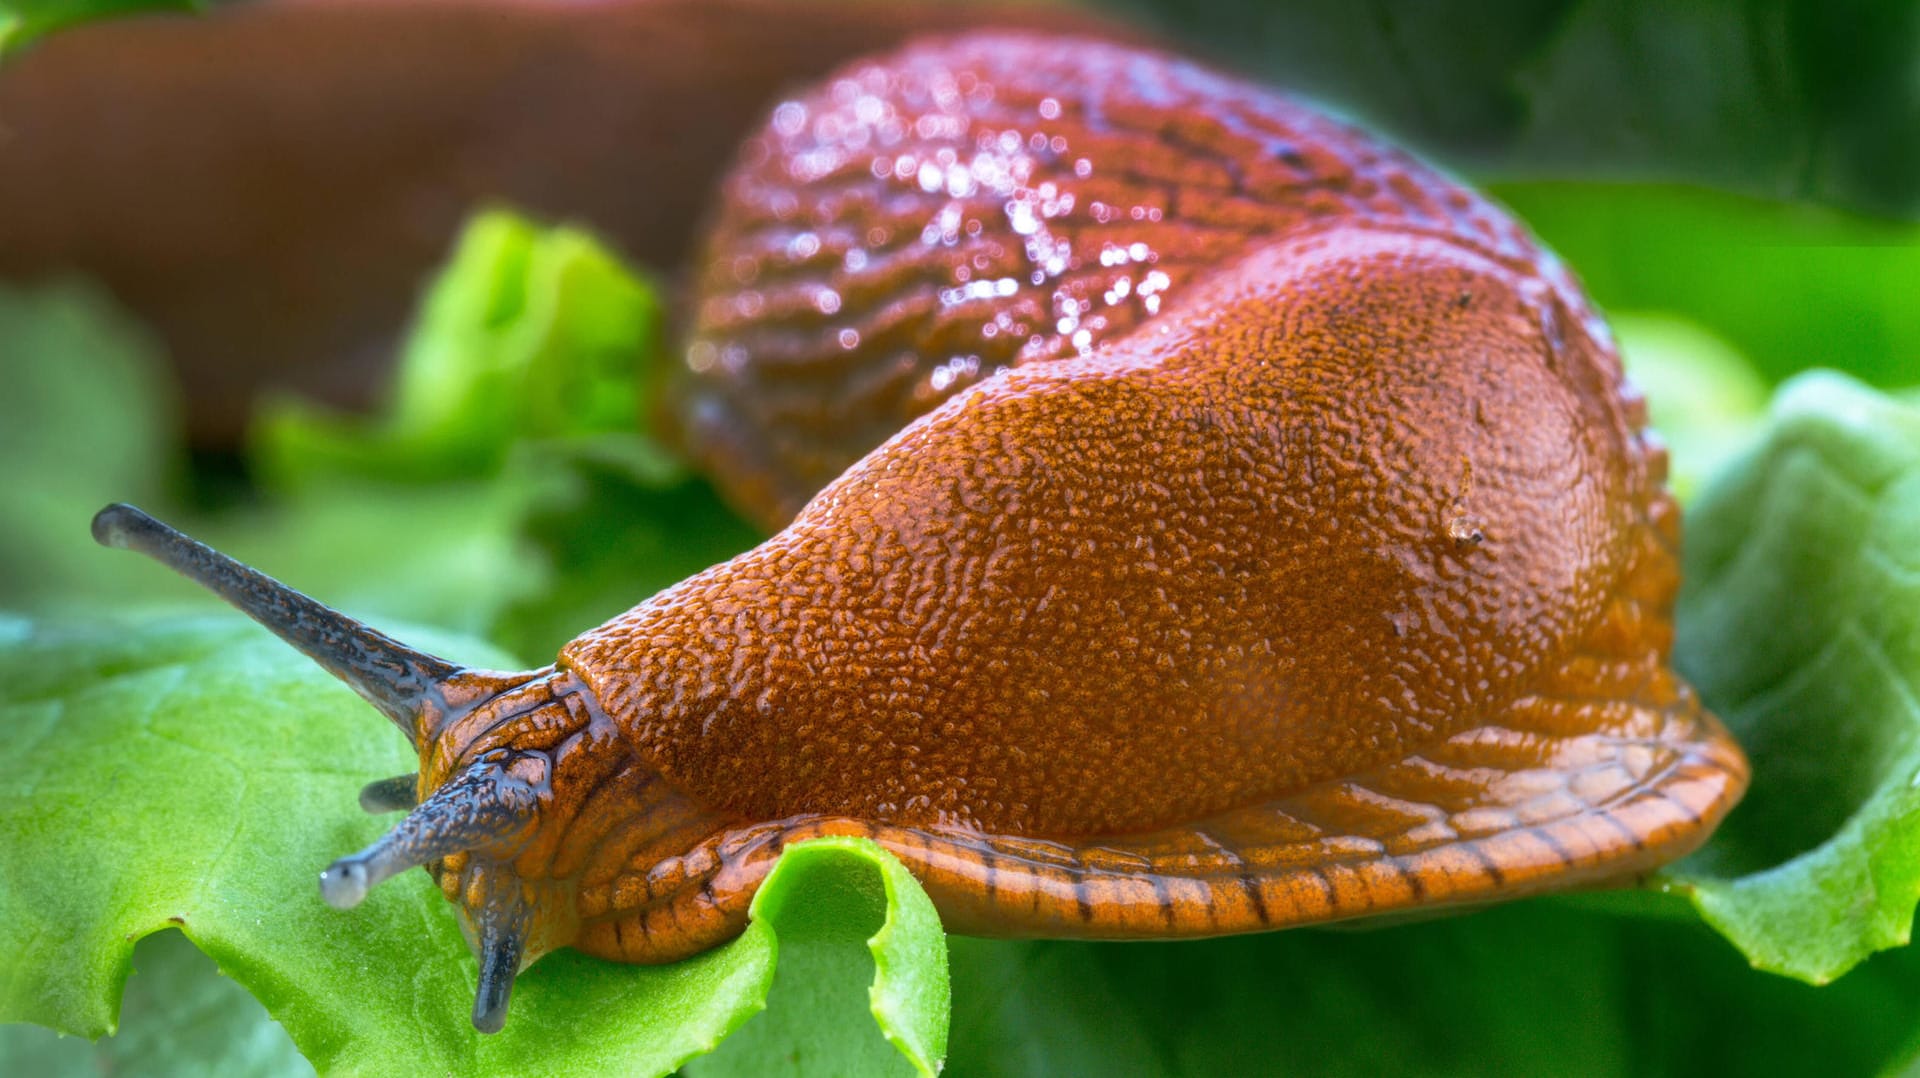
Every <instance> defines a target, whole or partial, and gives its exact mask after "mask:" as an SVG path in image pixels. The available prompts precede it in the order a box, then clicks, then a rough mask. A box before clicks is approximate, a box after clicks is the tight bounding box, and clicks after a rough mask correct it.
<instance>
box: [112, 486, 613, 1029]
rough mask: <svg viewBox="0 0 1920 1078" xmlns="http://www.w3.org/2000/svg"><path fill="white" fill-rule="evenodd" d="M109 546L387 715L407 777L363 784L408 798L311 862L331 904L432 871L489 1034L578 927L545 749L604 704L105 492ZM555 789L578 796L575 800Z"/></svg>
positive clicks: (567, 682)
mask: <svg viewBox="0 0 1920 1078" xmlns="http://www.w3.org/2000/svg"><path fill="white" fill-rule="evenodd" d="M93 536H94V539H95V540H97V541H98V542H99V543H101V544H102V545H103V546H110V547H122V548H127V549H132V550H138V551H140V552H141V553H143V554H146V555H148V556H150V557H152V558H154V559H156V560H158V561H160V562H162V563H164V564H166V565H168V566H169V567H171V568H173V569H174V570H176V571H178V572H179V573H181V574H182V575H184V576H186V577H187V578H189V579H191V580H193V581H195V582H196V583H199V584H201V585H203V586H205V587H206V588H207V589H209V590H210V591H213V592H214V593H215V594H217V595H219V596H220V597H221V598H223V599H225V600H226V601H227V602H229V603H231V604H232V605H234V606H235V607H237V608H239V609H240V610H241V611H242V612H243V613H245V614H247V615H248V616H249V617H251V618H253V619H254V620H255V621H258V622H259V623H260V624H261V625H263V626H265V627H266V628H267V629H269V630H270V631H272V632H273V633H274V634H275V635H277V636H279V637H280V638H281V639H282V640H285V641H286V642H287V643H289V644H292V645H293V646H294V647H295V648H298V649H299V650H300V651H301V652H302V653H304V654H305V655H307V657H309V658H311V659H313V660H314V661H315V662H317V663H319V664H320V665H321V666H322V667H323V668H325V669H326V670H327V671H328V672H329V673H331V674H333V675H334V676H335V677H338V678H339V679H340V680H342V681H344V682H346V683H347V684H348V685H349V686H351V687H352V688H353V689H354V691H356V692H358V693H359V694H360V695H361V696H363V697H365V698H366V699H367V700H368V702H370V703H372V704H373V705H374V707H376V708H378V709H379V710H380V711H381V713H383V714H385V715H386V716H387V718H388V719H390V720H391V721H392V722H393V723H394V725H395V726H397V727H399V729H400V731H401V732H402V733H404V734H405V735H406V736H407V739H408V741H409V742H411V743H412V744H413V746H414V748H415V749H416V750H417V751H418V752H419V753H420V759H421V770H420V773H419V774H417V775H402V776H397V777H395V778H390V779H383V780H381V781H378V782H374V783H372V784H370V785H368V786H367V787H366V788H365V789H364V790H362V791H361V794H360V804H361V807H363V808H365V809H366V810H367V811H369V812H389V811H398V810H401V809H405V810H407V815H406V816H405V818H403V819H402V820H401V821H400V823H399V824H398V825H397V826H395V827H394V828H393V830H391V831H389V832H387V834H386V835H384V836H383V837H381V838H380V839H379V840H378V841H376V842H374V843H373V844H372V845H370V846H368V847H367V848H366V849H364V850H361V851H360V852H358V853H356V854H353V855H351V856H348V857H343V858H341V859H339V860H337V861H335V862H334V863H333V864H331V865H329V866H327V868H326V870H325V871H324V872H322V873H321V874H320V892H321V895H322V896H323V897H324V898H325V899H326V901H327V903H328V904H329V905H332V906H334V907H336V908H339V909H349V908H351V907H353V906H356V905H358V904H359V903H360V902H361V900H363V899H364V898H365V897H366V894H367V891H368V890H369V889H371V888H372V887H375V886H377V885H378V884H379V883H381V882H382V881H383V880H386V879H389V878H391V877H393V876H395V875H397V874H398V873H400V872H402V871H404V870H405V869H409V868H413V867H415V866H424V867H426V868H428V869H429V870H430V871H431V872H433V874H434V875H435V877H436V878H437V879H438V880H439V882H440V886H441V889H442V891H444V892H445V893H446V894H447V896H448V898H450V899H452V900H453V901H454V903H455V905H456V907H457V908H458V909H459V911H460V920H461V925H462V928H463V930H464V931H465V932H466V935H467V940H468V943H469V944H470V945H471V946H472V947H473V949H474V954H475V956H476V957H477V958H478V960H479V964H480V978H479V987H478V991H477V994H476V997H475V1000H474V1007H473V1024H474V1026H475V1028H477V1029H479V1030H481V1031H482V1032H486V1033H492V1032H496V1031H498V1030H499V1029H500V1028H501V1026H502V1024H503V1023H504V1022H505V1021H506V1012H507V1004H508V1000H509V997H510V995H511V992H512V988H513V979H514V976H515V975H516V974H517V973H519V971H520V970H521V969H522V968H524V967H525V966H526V965H528V964H529V963H531V962H532V961H533V960H534V959H536V958H538V957H539V956H540V955H542V954H545V953H546V952H547V951H550V950H553V949H554V948H556V947H561V946H565V945H566V944H567V943H568V942H569V941H570V940H571V939H572V938H573V935H574V934H575V932H576V931H577V929H578V925H577V922H576V920H575V918H574V914H573V910H574V902H573V895H572V883H571V881H570V880H566V879H555V878H552V877H551V876H550V875H549V874H548V873H547V872H546V871H545V868H546V867H547V866H549V865H551V864H552V863H553V858H554V855H555V849H556V845H557V843H556V841H553V840H554V839H556V838H557V836H556V835H555V833H554V832H555V829H554V828H551V827H549V828H545V829H543V828H542V827H541V821H542V819H543V818H544V817H547V816H549V815H551V813H552V811H553V807H554V805H555V801H556V798H555V790H554V784H553V776H554V766H553V760H554V753H555V751H556V749H557V747H558V746H559V745H560V744H561V742H562V741H563V740H564V739H565V738H566V737H567V736H568V735H569V734H574V733H578V732H579V731H580V729H581V728H582V727H583V726H585V725H586V724H587V723H588V722H589V721H591V719H592V718H594V717H598V706H597V705H595V704H593V703H592V701H591V693H590V692H588V691H587V690H586V689H585V687H584V686H582V685H580V683H578V682H577V681H575V680H574V679H573V678H572V677H571V676H570V675H567V674H565V673H562V672H557V671H554V670H552V669H548V670H544V671H538V672H535V673H532V674H497V673H489V672H483V671H475V670H467V669H464V668H461V667H459V666H456V665H455V664H453V663H449V662H447V661H446V660H444V659H439V658H436V657H434V656H431V655H427V654H424V653H422V652H419V651H415V650H413V649H412V648H409V647H407V646H405V645H404V644H401V643H399V642H398V641H396V640H393V639H392V638H390V637H387V636H385V635H383V634H381V633H379V632H376V631H374V630H373V629H371V628H368V627H367V626H365V625H362V624H360V623H359V622H356V621H354V620H352V619H351V618H348V617H346V616H345V615H342V614H340V613H339V612H337V611H335V610H332V609H330V608H329V607H327V606H324V605H322V604H321V603H319V602H316V601H315V600H313V599H311V598H308V597H307V596H305V595H302V594H301V593H299V592H297V591H294V590H292V589H291V588H288V587H286V586H285V585H283V584H280V583H279V582H278V581H275V580H273V579H272V578H270V577H268V576H266V575H264V574H262V573H259V572H257V571H255V570H253V569H251V568H248V567H247V566H245V565H242V564H240V563H239V562H237V561H235V560H233V559H232V558H229V557H227V556H226V555H224V554H221V553H219V552H217V551H215V550H213V549H212V548H210V547H207V546H205V545H204V544H201V543H199V542H196V541H194V540H193V539H190V538H188V537H187V536H185V535H183V534H181V533H180V532H178V531H176V530H174V529H173V528H170V527H168V526H167V525H165V524H162V523H161V522H159V521H157V520H155V519H154V518H152V517H150V516H148V515H147V514H145V513H143V512H141V511H140V510H138V509H135V508H133V507H132V506H127V505H110V506H108V507H106V508H105V509H102V510H101V511H100V512H99V514H98V515H96V516H95V517H94V519H93ZM561 793H562V798H561V800H562V802H564V803H566V804H569V805H574V806H577V805H578V804H579V800H580V799H579V797H578V796H577V794H576V795H575V796H567V794H568V791H566V790H562V791H561Z"/></svg>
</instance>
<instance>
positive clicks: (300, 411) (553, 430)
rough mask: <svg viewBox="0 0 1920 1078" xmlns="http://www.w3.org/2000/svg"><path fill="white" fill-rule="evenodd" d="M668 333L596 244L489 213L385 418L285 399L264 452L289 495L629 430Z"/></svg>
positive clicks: (430, 299) (472, 233)
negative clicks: (338, 478)
mask: <svg viewBox="0 0 1920 1078" xmlns="http://www.w3.org/2000/svg"><path fill="white" fill-rule="evenodd" d="M660 331H661V312H660V305H659V302H658V300H657V299H656V298H655V295H654V290H653V289H652V288H651V287H650V286H649V285H648V284H647V283H646V282H644V281H643V280H641V279H640V278H639V277H637V276H636V275H635V274H634V272H633V271H632V270H630V269H628V268H627V267H626V266H624V265H623V264H621V262H620V260H619V259H618V258H617V257H615V256H614V255H613V254H612V253H611V252H609V251H608V250H607V249H606V248H605V247H603V246H602V245H601V244H600V243H599V241H598V240H595V239H594V238H593V237H592V236H590V235H588V234H587V233H585V232H581V231H579V230H577V229H572V228H545V227H542V226H539V225H536V224H534V223H533V222H530V221H528V220H526V219H524V218H521V217H519V216H516V215H514V214H512V213H509V212H506V211H493V212H489V213H483V214H481V215H479V216H478V217H476V218H474V219H473V220H472V221H471V222H470V223H469V224H468V225H467V227H466V230H465V231H464V232H463V233H462V234H461V236H460V239H459V241H458V243H457V244H456V245H455V248H454V251H453V254H452V257H451V258H450V260H449V261H448V263H447V265H446V266H445V267H443V268H442V269H441V270H440V271H439V273H438V275H437V276H436V277H435V279H434V282H433V284H432V287H431V288H430V289H429V290H428V292H427V296H426V299H425V302H424V303H423V305H422V307H421V311H420V314H419V316H418V318H417V319H416V321H415V324H414V327H413V329H412V331H411V333H410V334H409V335H408V340H407V343H406V346H405V348H404V350H403V351H402V353H401V356H400V364H399V373H398V380H397V382H396V384H395V387H394V391H393V397H392V401H391V403H390V404H389V406H388V409H387V411H386V413H385V414H384V415H383V416H380V417H378V418H376V419H372V420H367V419H362V418H359V417H350V416H339V415H334V414H331V413H327V412H322V411H319V410H317V409H315V408H314V407H312V406H310V405H306V404H302V403H299V402H297V401H291V400H283V401H280V402H277V403H276V404H274V405H272V406H270V407H268V408H267V409H266V410H265V412H264V413H263V415H262V418H261V419H260V421H259V424H258V429H257V431H256V437H255V445H254V457H255V460H256V462H257V463H258V465H259V468H260V471H261V473H262V475H263V477H264V478H265V480H266V481H267V482H268V483H269V485H271V486H274V487H276V488H279V489H282V490H292V489H297V488H298V487H299V486H301V485H302V484H303V483H305V482H307V481H309V480H311V479H312V478H313V477H314V476H316V475H328V474H336V475H337V474H342V473H344V474H349V475H360V476H374V477H379V478H384V479H400V480H408V481H431V480H436V479H445V478H449V477H460V476H470V475H476V474H485V473H488V472H491V471H492V470H494V469H495V468H497V467H498V466H499V465H500V463H501V462H502V461H504V460H505V459H506V456H507V454H508V452H509V451H510V450H511V448H512V446H513V445H514V443H515V442H518V441H521V440H528V439H541V438H563V437H572V436H577V435H593V434H602V433H606V432H612V431H621V432H632V431H633V430H634V429H635V428H636V425H637V423H638V421H639V417H640V414H641V407H642V399H641V394H642V390H643V388H644V384H643V383H644V377H645V373H646V368H647V365H648V363H649V362H650V361H651V360H652V359H653V357H654V355H655V353H656V352H657V351H658V349H659V342H658V336H659V333H660Z"/></svg>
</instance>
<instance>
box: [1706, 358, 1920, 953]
mask: <svg viewBox="0 0 1920 1078" xmlns="http://www.w3.org/2000/svg"><path fill="white" fill-rule="evenodd" d="M1690 534H1691V538H1690V541H1689V542H1690V545H1689V548H1688V555H1687V586H1686V589H1685V591H1684V592H1683V593H1682V598H1681V606H1680V617H1679V636H1678V639H1677V640H1676V642H1675V656H1676V664H1677V665H1678V667H1679V668H1680V670H1681V671H1682V672H1683V673H1684V674H1686V675H1687V677H1688V678H1689V679H1691V680H1692V682H1693V683H1694V685H1695V686H1697V687H1698V688H1699V690H1700V692H1701V693H1702V694H1703V695H1704V696H1705V697H1706V699H1708V700H1710V701H1712V702H1713V703H1714V705H1715V707H1717V708H1718V709H1719V711H1720V713H1721V714H1722V715H1723V716H1725V718H1726V720H1727V723H1728V725H1729V726H1730V727H1731V728H1732V729H1733V731H1734V732H1735V734H1736V735H1738V736H1739V738H1740V740H1741V743H1742V744H1743V745H1745V746H1746V748H1747V751H1748V753H1749V755H1750V756H1751V757H1752V759H1753V765H1754V780H1753V787H1752V791H1751V793H1750V794H1749V795H1748V798H1747V803H1746V805H1745V806H1744V807H1743V808H1742V809H1741V810H1740V811H1739V812H1737V813H1736V814H1735V815H1734V816H1733V818H1732V819H1731V820H1729V821H1728V823H1727V826H1726V827H1724V828H1723V829H1722V830H1721V832H1720V834H1719V835H1718V836H1717V837H1716V839H1715V841H1714V843H1713V844H1712V845H1711V846H1710V847H1708V848H1707V850H1706V851H1705V852H1704V853H1703V854H1702V855H1701V856H1699V857H1697V858H1695V859H1694V860H1693V861H1690V862H1688V863H1686V864H1685V865H1683V866H1682V867H1681V868H1680V869H1679V870H1678V871H1676V872H1674V873H1673V874H1672V879H1673V880H1674V885H1675V886H1676V887H1678V888H1681V889H1682V890H1684V891H1685V892H1686V893H1689V894H1690V895H1691V896H1692V897H1693V900H1694V902H1695V904H1696V905H1698V906H1699V908H1700V912H1701V913H1702V914H1703V915H1704V916H1705V917H1706V919H1707V922H1708V923H1709V924H1711V925H1713V926H1714V927H1715V928H1717V929H1719V930H1720V931H1721V932H1722V933H1724V934H1725V935H1726V936H1727V937H1728V938H1730V939H1732V940H1733V941H1734V943H1735V944H1736V945H1737V946H1739V947H1740V948H1741V949H1742V950H1743V951H1745V952H1746V953H1747V955H1748V956H1749V957H1750V958H1751V959H1752V960H1753V962H1754V964H1755V965H1756V966H1759V967H1760V968H1762V969H1771V970H1776V971H1779V972H1781V973H1787V974H1790V975H1792V976H1795V977H1800V978H1803V979H1806V980H1808V981H1812V982H1814V983H1816V984H1818V983H1824V982H1826V981H1829V980H1832V979H1833V978H1834V977H1837V976H1839V975H1840V974H1842V973H1845V972H1846V971H1847V970H1848V969H1850V968H1852V967H1853V966H1854V964H1855V963H1857V962H1859V961H1860V960H1861V959H1863V958H1865V957H1866V956H1867V955H1869V954H1871V953H1873V952H1874V951H1877V950H1882V949H1884V948H1888V947H1898V946H1902V945H1904V944H1906V943H1907V941H1908V939H1909V937H1910V935H1911V932H1912V928H1913V910H1914V902H1915V901H1916V900H1917V899H1920V409H1917V408H1915V407H1913V406H1911V405H1907V404H1902V403H1899V402H1896V401H1894V400H1892V399H1890V398H1888V397H1886V396H1883V395H1881V394H1878V393H1874V392H1872V391H1871V390H1868V389H1866V388H1865V387H1863V386H1861V385H1860V384H1859V383H1857V382H1853V381H1851V380H1848V379H1844V378H1840V377H1838V376H1834V375H1825V374H1813V375H1806V376H1803V377H1801V378H1798V379H1795V380H1794V381H1793V382H1790V383H1788V384H1787V385H1786V386H1785V387H1783V388H1782V390H1781V391H1780V396H1779V399H1778V401H1777V402H1776V403H1775V405H1774V410H1773V416H1772V419H1771V421H1770V422H1769V424H1768V427H1767V431H1766V436H1765V439H1764V441H1763V442H1762V443H1761V444H1760V446H1759V447H1758V449H1757V450H1756V451H1755V452H1753V453H1751V454H1750V455H1748V456H1746V457H1745V458H1743V459H1741V460H1740V461H1739V462H1738V463H1736V464H1735V465H1734V466H1733V467H1731V468H1730V469H1728V470H1727V471H1726V472H1725V473H1723V474H1722V475H1721V477H1720V478H1719V479H1718V480H1717V481H1716V482H1715V484H1714V485H1713V487H1712V488H1711V489H1710V490H1708V491H1707V492H1706V494H1704V495H1703V496H1702V497H1701V499H1700V502H1699V504H1698V505H1697V506H1696V508H1695V511H1694V515H1693V518H1692V530H1691V533H1690Z"/></svg>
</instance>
